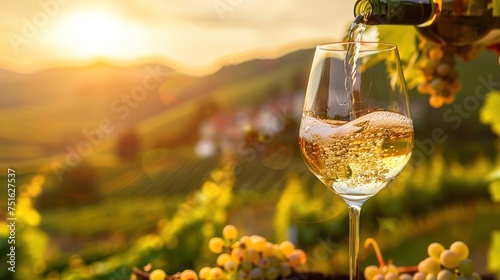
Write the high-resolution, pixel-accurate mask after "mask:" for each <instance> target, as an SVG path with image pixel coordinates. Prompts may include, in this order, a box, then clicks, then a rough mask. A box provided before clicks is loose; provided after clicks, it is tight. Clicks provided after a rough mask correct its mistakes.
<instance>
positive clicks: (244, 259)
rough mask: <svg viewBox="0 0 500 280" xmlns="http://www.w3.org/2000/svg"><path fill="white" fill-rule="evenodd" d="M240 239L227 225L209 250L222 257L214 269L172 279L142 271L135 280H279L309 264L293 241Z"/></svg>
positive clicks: (137, 272) (179, 275)
mask: <svg viewBox="0 0 500 280" xmlns="http://www.w3.org/2000/svg"><path fill="white" fill-rule="evenodd" d="M237 237H238V230H237V228H236V227H235V226H233V225H227V226H225V227H224V228H223V230H222V237H213V238H212V239H210V241H209V242H208V249H209V250H210V251H211V252H212V253H214V254H218V256H217V260H216V265H215V266H213V267H209V266H206V267H203V268H201V269H200V270H199V271H198V273H196V272H195V271H193V270H190V269H188V270H184V271H183V272H181V273H176V274H174V275H172V276H169V275H167V274H166V273H165V271H163V270H162V269H155V270H153V271H152V272H151V273H149V275H147V277H148V278H139V277H140V275H138V274H141V273H142V271H137V270H136V273H135V275H133V277H132V280H135V279H137V280H139V279H149V280H228V279H231V280H275V279H278V278H280V277H282V278H285V277H288V276H290V275H291V274H292V272H293V271H294V270H297V269H299V268H300V267H301V266H302V265H304V264H305V263H306V261H307V255H306V253H305V252H304V251H303V250H301V249H296V248H295V245H294V244H293V243H292V242H290V241H284V242H281V243H280V244H273V243H271V242H268V241H267V240H266V239H265V238H264V237H262V236H259V235H251V236H242V237H241V238H239V239H238V238H237ZM142 274H146V273H142ZM134 277H135V278H134Z"/></svg>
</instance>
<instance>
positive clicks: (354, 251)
mask: <svg viewBox="0 0 500 280" xmlns="http://www.w3.org/2000/svg"><path fill="white" fill-rule="evenodd" d="M362 205H363V204H362V203H361V204H359V203H348V204H347V207H348V209H349V280H358V277H359V268H358V256H359V217H360V213H361V206H362Z"/></svg>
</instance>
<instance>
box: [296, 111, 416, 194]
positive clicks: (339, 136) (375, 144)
mask: <svg viewBox="0 0 500 280" xmlns="http://www.w3.org/2000/svg"><path fill="white" fill-rule="evenodd" d="M300 138H301V139H300V145H301V152H302V154H303V156H304V159H305V161H306V163H307V164H308V166H309V168H310V169H311V171H312V172H313V173H314V174H315V175H316V176H317V177H318V178H319V179H320V180H321V181H323V182H324V183H325V184H326V185H327V186H329V187H331V188H332V189H334V190H335V191H336V192H337V193H339V194H353V193H359V194H366V195H373V194H375V193H377V192H378V191H379V190H380V189H381V188H383V187H384V186H385V185H386V184H387V183H388V182H390V181H391V180H392V179H393V178H394V177H396V176H397V175H398V174H399V173H400V172H401V171H402V170H403V168H404V166H405V165H406V163H407V162H408V160H409V158H410V155H411V151H412V148H413V123H412V120H411V119H410V118H408V117H406V116H403V115H401V114H398V113H393V112H388V111H375V112H372V113H369V114H367V115H364V116H362V117H359V118H357V119H355V120H353V121H350V122H341V121H331V120H320V119H316V118H313V117H311V116H304V117H303V120H302V124H301V128H300Z"/></svg>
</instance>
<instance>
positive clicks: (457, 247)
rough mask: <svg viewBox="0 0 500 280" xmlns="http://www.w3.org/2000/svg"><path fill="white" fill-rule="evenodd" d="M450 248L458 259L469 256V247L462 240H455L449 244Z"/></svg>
mask: <svg viewBox="0 0 500 280" xmlns="http://www.w3.org/2000/svg"><path fill="white" fill-rule="evenodd" d="M450 250H451V251H453V252H455V254H457V257H458V259H459V260H463V259H466V258H467V257H468V256H469V247H467V244H465V243H464V242H462V241H455V242H453V243H452V244H451V246H450Z"/></svg>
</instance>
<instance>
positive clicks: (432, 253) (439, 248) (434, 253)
mask: <svg viewBox="0 0 500 280" xmlns="http://www.w3.org/2000/svg"><path fill="white" fill-rule="evenodd" d="M443 251H444V246H443V245H442V244H441V243H438V242H434V243H431V244H429V246H428V247H427V254H429V257H431V258H433V259H436V260H439V256H441V253H442V252H443Z"/></svg>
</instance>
